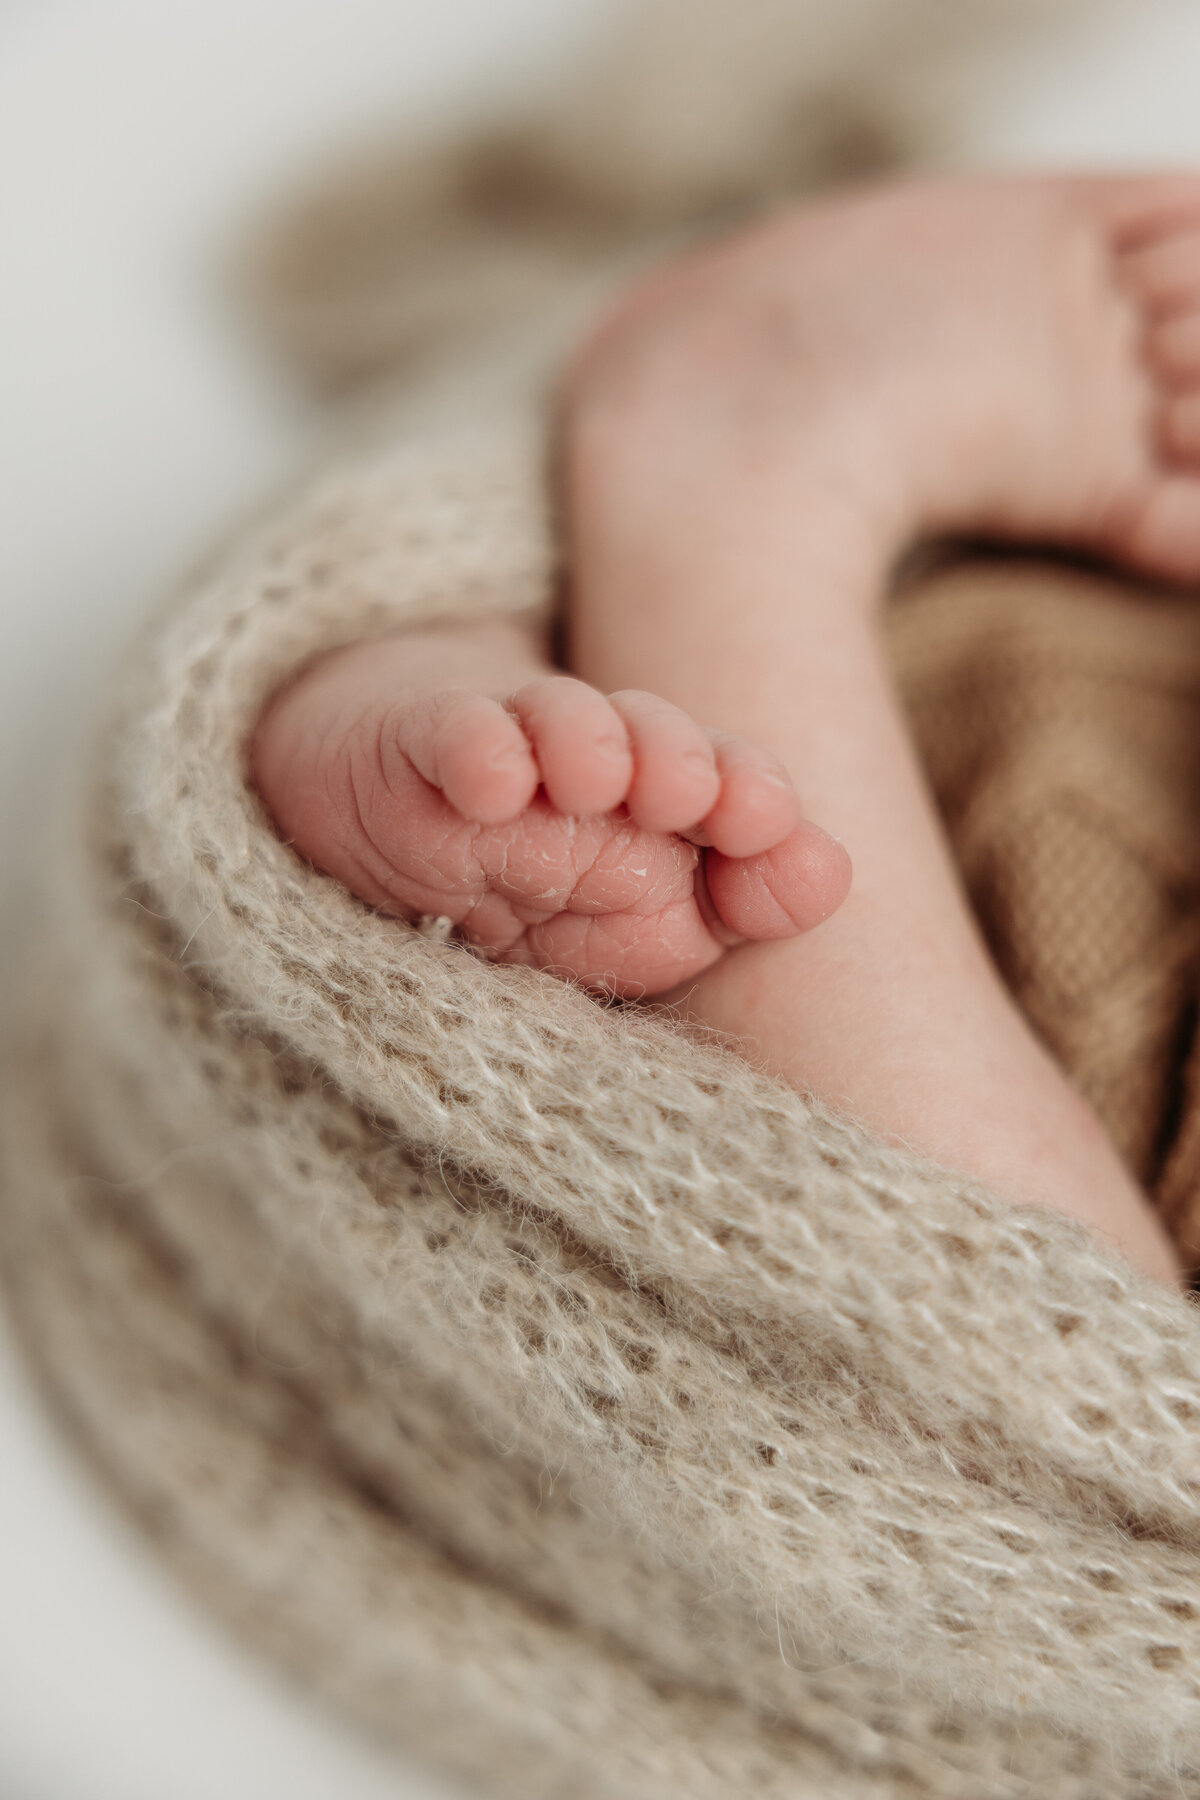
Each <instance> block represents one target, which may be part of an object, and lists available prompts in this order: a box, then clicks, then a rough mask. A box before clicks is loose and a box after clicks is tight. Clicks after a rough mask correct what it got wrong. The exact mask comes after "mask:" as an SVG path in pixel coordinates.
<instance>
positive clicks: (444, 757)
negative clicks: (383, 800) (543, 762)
mask: <svg viewBox="0 0 1200 1800" xmlns="http://www.w3.org/2000/svg"><path fill="white" fill-rule="evenodd" d="M380 747H381V748H380V754H381V761H382V764H383V770H384V775H385V778H386V779H389V780H390V781H393V782H395V784H396V787H397V790H398V791H400V790H401V788H402V784H403V768H402V766H401V764H402V763H403V762H404V761H407V762H408V763H411V765H412V767H413V768H414V769H415V770H416V771H417V773H418V774H419V775H420V776H421V777H422V778H423V779H424V780H425V781H427V782H429V783H430V784H431V785H432V786H433V787H436V788H440V789H441V791H442V793H443V794H444V795H445V796H446V799H447V800H448V801H449V802H450V804H451V806H453V807H454V808H455V809H456V810H457V811H458V812H460V813H461V814H462V816H463V818H464V819H469V820H471V821H472V822H473V823H475V824H481V825H498V824H502V823H503V822H504V821H505V820H508V819H514V818H516V817H517V816H518V815H519V814H520V813H521V812H522V811H523V810H524V809H525V807H527V806H528V805H529V802H530V800H532V798H533V796H534V794H535V793H536V791H537V785H538V769H537V764H536V762H535V761H534V757H533V752H532V750H531V749H530V747H529V742H528V739H527V738H526V737H525V734H524V732H523V731H522V730H521V727H520V725H519V724H518V723H517V721H516V720H515V719H514V718H513V717H512V715H511V714H510V713H508V712H506V711H505V709H504V707H502V706H501V705H500V704H499V702H498V701H495V700H489V699H488V698H487V696H486V695H484V694H477V693H473V692H471V691H469V690H468V689H465V688H450V689H445V690H443V691H441V692H437V693H432V694H422V695H420V696H419V697H417V698H415V699H410V700H405V701H402V702H401V703H399V704H398V705H397V706H396V708H395V709H394V711H393V712H392V714H391V715H390V716H389V718H388V719H387V720H386V721H385V723H384V726H383V729H382V731H381V734H380Z"/></svg>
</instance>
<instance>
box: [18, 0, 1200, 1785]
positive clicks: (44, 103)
mask: <svg viewBox="0 0 1200 1800" xmlns="http://www.w3.org/2000/svg"><path fill="white" fill-rule="evenodd" d="M796 3H797V4H800V0H796ZM806 3H807V4H809V6H810V9H811V5H812V0H806ZM905 3H906V0H892V5H893V7H894V8H896V9H899V8H901V7H902V6H903V5H904V4H905ZM733 4H734V0H730V5H731V6H732V5H733ZM840 4H841V0H828V5H829V7H830V8H831V9H833V10H836V7H837V5H840ZM955 5H956V0H944V6H945V13H946V17H947V20H949V19H950V18H951V17H952V15H953V13H954V10H955ZM625 10H627V8H626V7H625V6H624V5H623V3H622V0H455V3H454V4H453V5H452V6H450V5H447V4H446V3H445V0H203V4H200V3H198V0H172V3H171V4H169V5H167V4H163V3H162V0H0V475H2V487H0V492H2V494H3V500H2V502H0V630H2V633H3V640H2V641H3V654H2V655H0V684H2V686H0V831H2V833H3V843H4V851H3V853H2V855H0V870H2V871H3V880H4V888H3V895H2V899H0V905H2V908H3V911H2V913H0V924H2V925H3V931H4V935H3V939H2V945H3V949H2V951H0V954H2V955H3V957H4V959H5V960H4V965H3V966H4V971H5V974H6V976H7V975H10V974H11V972H12V963H13V959H14V957H15V956H16V955H18V954H19V951H18V950H17V949H14V948H13V946H14V945H19V936H14V935H13V934H12V933H11V931H10V929H9V927H10V926H11V924H12V922H13V921H14V920H15V919H16V918H17V916H18V915H19V913H20V910H21V907H22V904H23V903H24V902H25V901H26V900H27V898H28V895H29V894H30V892H31V891H32V890H31V884H30V875H31V872H32V871H33V869H34V868H35V866H36V859H37V841H38V828H39V821H40V820H42V819H43V818H44V817H45V816H46V815H47V814H52V813H53V810H54V804H55V800H54V796H55V793H56V791H57V790H58V787H59V785H60V784H61V781H62V779H63V774H64V771H65V770H66V769H67V768H68V767H69V766H70V764H71V761H72V759H73V758H74V757H75V756H77V755H78V754H79V750H80V746H81V745H82V744H83V743H85V742H86V732H87V729H88V724H89V721H90V719H91V718H92V716H93V714H94V711H95V709H96V707H97V705H98V703H99V702H100V701H102V699H103V695H104V692H105V687H106V682H107V678H108V671H109V670H110V669H111V667H112V665H113V662H114V660H115V658H116V656H117V654H118V651H119V648H120V645H121V644H122V642H123V641H124V640H125V639H126V638H127V637H128V635H129V633H130V631H131V630H132V628H133V626H134V624H135V622H136V621H137V620H138V619H139V618H141V617H142V616H144V615H145V614H146V612H147V611H148V610H149V609H150V608H151V607H152V606H154V605H155V604H157V603H158V602H159V601H160V600H161V598H162V596H163V594H164V592H165V591H167V590H168V589H169V587H170V585H171V583H172V581H173V580H174V578H176V576H177V575H178V572H179V571H180V569H182V568H184V567H185V566H186V565H187V564H188V562H189V561H190V560H192V559H194V558H195V557H196V556H198V555H199V554H200V553H202V552H203V551H204V550H205V548H206V547H207V545H208V544H209V542H210V541H211V540H212V538H213V537H214V536H215V535H216V534H218V533H219V531H220V530H221V528H222V526H223V525H224V524H226V523H227V522H228V521H229V520H230V519H232V518H235V517H236V516H237V515H238V514H239V513H240V512H243V511H245V510H248V509H249V508H250V507H251V506H253V505H254V504H255V502H256V501H258V500H259V499H261V497H262V496H263V494H264V493H265V492H268V491H269V490H270V489H272V488H273V487H277V486H278V485H280V484H281V483H282V482H283V481H284V480H285V479H286V476H287V473H288V471H289V469H290V468H291V467H293V466H294V465H295V464H296V463H297V461H298V460H300V459H302V457H303V456H304V455H305V453H306V452H310V451H311V448H312V446H314V445H315V444H316V442H317V441H318V438H319V433H320V431H321V429H322V428H323V423H324V415H323V408H322V406H321V405H320V404H319V402H318V400H317V398H316V397H315V396H314V395H313V394H312V393H311V392H307V391H305V390H304V389H303V388H302V387H301V385H300V384H299V383H298V382H295V381H293V379H292V378H291V375H290V371H289V369H288V366H287V364H286V362H285V361H284V359H282V358H281V357H279V356H278V355H276V354H275V353H273V351H272V349H271V348H270V346H269V344H268V342H267V340H266V337H265V335H260V334H257V333H256V332H255V330H254V329H253V328H252V326H251V325H250V323H249V322H248V320H247V318H246V317H245V316H244V314H243V311H242V309H241V308H240V306H239V305H238V303H237V300H236V296H235V286H234V283H233V282H232V281H231V280H230V278H229V270H230V269H231V267H232V266H233V264H234V261H235V258H236V255H240V254H241V253H242V251H243V249H244V245H245V243H246V241H247V235H248V234H250V235H252V227H253V222H254V221H255V220H256V219H258V218H266V217H267V216H268V215H269V212H270V208H271V205H272V203H273V202H274V201H275V200H276V198H277V197H278V196H280V195H281V194H284V193H286V192H288V191H289V190H292V189H294V188H295V187H296V185H297V183H302V182H303V180H304V177H305V175H306V173H308V172H312V173H313V174H314V175H315V174H319V172H320V171H321V169H322V167H323V166H324V165H325V163H326V162H327V161H328V160H330V159H332V158H334V157H336V156H337V155H338V154H339V153H341V152H345V151H348V150H352V149H353V148H354V147H355V146H356V145H358V144H369V143H371V142H372V141H375V140H382V139H384V138H387V137H389V136H395V135H397V133H399V132H401V131H403V132H406V133H420V132H422V131H426V130H434V129H442V128H443V127H445V126H447V124H453V123H456V122H459V121H465V120H467V119H469V118H470V117H472V116H473V115H475V114H479V113H481V112H487V113H490V114H493V115H494V114H495V113H496V112H497V110H500V111H503V109H504V107H505V106H506V105H508V104H510V103H515V102H516V101H517V99H518V98H519V96H520V95H521V94H522V93H523V92H524V91H526V90H527V89H529V88H531V87H536V86H538V85H539V84H540V85H543V86H545V85H546V84H552V83H553V82H554V81H555V79H556V77H557V75H558V72H559V71H560V70H562V69H564V68H565V67H567V66H568V65H569V64H570V63H571V62H572V61H573V60H575V59H578V58H580V57H585V58H586V57H589V56H592V55H593V54H595V51H596V46H598V45H600V44H602V43H603V41H604V38H605V34H606V33H607V32H608V31H609V30H610V29H611V28H612V26H613V24H614V21H615V20H616V18H617V15H618V13H620V12H623V11H625ZM926 10H927V11H928V10H929V7H928V4H927V5H926ZM1014 10H1016V11H1022V10H1023V11H1024V12H1025V13H1026V14H1027V15H1028V29H1027V30H1026V31H1025V32H1024V34H1023V37H1021V38H1020V39H1019V41H1018V40H1014V41H1013V42H1012V43H1011V44H1010V45H1008V46H1007V47H1006V48H1005V49H1004V51H1003V53H1001V52H1000V51H999V50H997V51H996V52H995V54H994V56H993V57H992V58H991V59H990V61H989V63H988V66H987V67H986V69H985V70H983V71H982V73H981V74H980V75H979V78H978V79H977V80H976V82H975V83H974V85H973V87H972V92H971V99H970V105H969V106H968V107H967V108H966V110H965V113H964V114H963V116H961V117H960V119H959V121H958V124H957V126H956V136H955V140H954V152H953V154H954V159H955V160H959V161H965V162H971V163H982V164H1015V163H1025V164H1038V163H1043V164H1046V163H1056V164H1059V165H1063V164H1069V165H1077V166H1085V165H1114V164H1127V165H1128V164H1138V165H1143V166H1144V165H1147V164H1153V163H1156V162H1167V163H1194V164H1200V106H1198V105H1197V98H1196V97H1197V93H1198V92H1200V5H1197V3H1196V0H1140V3H1134V4H1127V5H1120V4H1105V3H1104V0H1095V3H1088V0H1083V3H1082V4H1077V5H1075V6H1074V7H1073V8H1070V9H1069V10H1068V12H1067V13H1066V14H1065V15H1063V16H1060V15H1059V12H1058V10H1057V9H1056V8H1055V7H1054V6H1053V5H1051V4H1050V3H1049V0H1047V5H1046V7H1045V9H1044V14H1041V15H1039V7H1038V5H1037V3H1036V0H1024V4H1023V6H1022V7H1018V6H1017V5H1016V0H1014ZM933 12H934V15H935V16H936V12H937V8H936V5H935V6H934V8H933ZM1051 15H1053V16H1051ZM0 1467H2V1468H3V1471H4V1474H3V1480H2V1481H0V1800H117V1797H118V1796H119V1797H120V1800H215V1797H217V1796H220V1800H284V1796H286V1797H287V1800H328V1797H329V1796H330V1795H333V1794H335V1793H336V1794H337V1795H338V1796H339V1800H376V1797H377V1796H378V1797H382V1796H383V1795H385V1794H386V1795H388V1796H390V1797H391V1800H432V1797H433V1796H435V1795H442V1796H446V1795H448V1794H449V1793H450V1790H449V1789H448V1788H447V1787H446V1786H444V1785H443V1784H442V1783H440V1782H439V1781H438V1780H437V1778H435V1777H434V1776H432V1775H430V1774H428V1773H426V1772H424V1771H421V1770H419V1769H416V1768H411V1769H410V1768H407V1767H400V1768H398V1766H397V1764H396V1762H395V1761H394V1760H393V1759H392V1758H391V1757H389V1756H387V1755H386V1754H385V1753H383V1752H382V1751H378V1750H376V1749H375V1748H374V1747H373V1746H371V1745H370V1744H367V1743H364V1742H362V1741H361V1740H359V1739H358V1738H356V1737H353V1736H352V1735H351V1734H350V1733H349V1732H348V1731H346V1730H345V1729H344V1728H343V1727H342V1726H341V1725H340V1724H339V1723H338V1722H337V1721H334V1720H330V1719H328V1718H326V1717H325V1716H324V1715H323V1714H320V1713H318V1712H317V1710H316V1709H315V1708H313V1707H310V1706H309V1705H308V1704H307V1703H306V1701H305V1699H304V1697H303V1696H298V1695H296V1694H295V1693H294V1692H292V1690H290V1689H289V1688H288V1687H287V1686H286V1685H285V1684H284V1683H283V1682H282V1681H281V1680H280V1679H279V1678H277V1677H276V1676H275V1675H274V1674H273V1672H271V1671H270V1670H267V1669H265V1668H263V1667H261V1666H260V1665H259V1664H258V1663H256V1662H252V1661H250V1660H249V1659H248V1658H247V1657H246V1656H245V1655H244V1654H243V1653H242V1652H241V1651H240V1650H239V1649H238V1648H237V1647H236V1646H233V1645H231V1644H230V1643H229V1642H228V1641H227V1640H226V1639H225V1638H224V1636H222V1635H221V1634H220V1633H219V1632H218V1630H217V1628H216V1627H215V1626H211V1625H210V1624H209V1623H208V1621H207V1620H205V1619H204V1618H203V1617H201V1616H199V1615H198V1614H196V1613H195V1612H193V1611H192V1609H191V1608H190V1606H189V1605H188V1603H187V1602H186V1601H185V1600H184V1599H183V1598H181V1597H180V1596H179V1595H178V1594H177V1593H176V1591H175V1589H174V1587H173V1586H172V1585H171V1584H170V1581H169V1579H168V1577H167V1576H166V1575H165V1574H164V1573H162V1572H160V1571H159V1569H158V1567H157V1565H156V1564H155V1563H154V1561H153V1560H152V1557H151V1555H150V1554H149V1552H147V1551H146V1550H145V1549H144V1548H143V1547H142V1545H141V1544H140V1542H138V1541H136V1540H135V1539H134V1537H133V1536H132V1534H131V1533H130V1532H129V1531H128V1530H127V1528H126V1527H125V1525H124V1523H123V1522H122V1521H121V1520H120V1519H118V1518H117V1517H116V1516H115V1514H113V1513H111V1512H110V1511H109V1510H108V1507H107V1503H106V1501H105V1500H104V1499H103V1497H102V1496H100V1495H98V1494H97V1492H96V1491H95V1490H94V1488H93V1487H92V1485H91V1484H90V1480H89V1478H88V1477H87V1475H86V1474H85V1473H83V1472H82V1471H81V1470H80V1469H79V1468H78V1467H77V1465H76V1464H75V1462H74V1460H73V1458H72V1454H71V1452H70V1450H69V1448H68V1447H67V1446H65V1445H63V1444H62V1443H60V1441H59V1440H58V1438H57V1437H56V1435H55V1432H54V1429H53V1425H52V1424H51V1423H50V1422H49V1421H48V1420H47V1419H46V1418H45V1417H44V1415H43V1413H42V1411H41V1409H40V1405H39V1402H38V1400H37V1399H36V1397H35V1396H34V1395H33V1394H32V1393H31V1392H30V1390H29V1387H28V1384H27V1379H26V1376H25V1373H24V1371H23V1369H22V1367H21V1365H20V1362H19V1360H18V1358H17V1356H16V1353H15V1351H14V1349H13V1348H12V1347H11V1346H10V1345H9V1343H8V1341H7V1339H6V1338H5V1337H4V1335H3V1327H2V1325H0Z"/></svg>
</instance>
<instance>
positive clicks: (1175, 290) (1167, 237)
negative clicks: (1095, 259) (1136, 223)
mask: <svg viewBox="0 0 1200 1800" xmlns="http://www.w3.org/2000/svg"><path fill="white" fill-rule="evenodd" d="M1120 266H1121V273H1122V276H1123V278H1124V280H1125V282H1126V284H1127V285H1128V286H1129V287H1130V288H1132V290H1133V291H1134V292H1135V293H1136V294H1137V295H1138V296H1139V298H1140V299H1141V300H1142V302H1143V304H1145V305H1146V306H1148V307H1149V308H1150V310H1151V312H1152V313H1156V314H1159V315H1162V314H1164V313H1168V312H1172V311H1175V310H1177V309H1178V308H1180V307H1191V306H1193V305H1194V304H1195V303H1196V301H1197V300H1198V299H1200V227H1197V226H1196V225H1195V224H1192V225H1190V226H1189V227H1187V228H1185V229H1180V230H1177V231H1166V232H1164V233H1163V235H1162V236H1160V237H1154V238H1151V239H1150V240H1149V241H1148V242H1146V243H1144V244H1140V245H1138V247H1137V248H1136V249H1133V250H1130V251H1127V252H1126V254H1125V255H1124V256H1123V257H1122V259H1121V265H1120Z"/></svg>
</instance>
